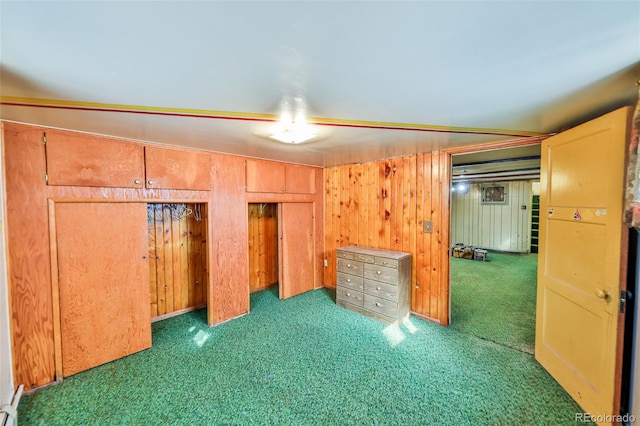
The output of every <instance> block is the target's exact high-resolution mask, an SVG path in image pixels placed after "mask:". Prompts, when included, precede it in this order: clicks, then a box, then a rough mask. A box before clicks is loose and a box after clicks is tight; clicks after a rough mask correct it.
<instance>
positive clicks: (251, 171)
mask: <svg viewBox="0 0 640 426" xmlns="http://www.w3.org/2000/svg"><path fill="white" fill-rule="evenodd" d="M247 192H278V193H288V194H315V193H316V169H315V168H314V167H309V166H298V165H295V164H286V163H276V162H272V161H262V160H247Z"/></svg>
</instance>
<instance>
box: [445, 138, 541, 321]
mask: <svg viewBox="0 0 640 426" xmlns="http://www.w3.org/2000/svg"><path fill="white" fill-rule="evenodd" d="M549 136H551V135H543V136H534V137H529V138H521V139H511V140H508V141H504V142H492V143H485V144H479V145H469V146H461V147H456V148H449V149H443V150H442V151H441V160H442V161H443V162H444V167H441V173H442V179H441V181H440V183H441V185H442V188H441V194H442V200H441V205H442V219H441V220H442V222H441V223H442V235H443V238H442V241H441V242H440V264H439V265H436V267H437V268H439V269H440V271H442V273H441V274H440V282H439V283H438V287H439V288H440V289H441V291H440V297H441V298H442V299H445V298H446V300H440V305H441V306H446V308H447V309H446V312H445V313H443V315H442V316H441V317H440V324H441V325H444V326H447V325H449V324H450V323H451V270H450V263H451V259H450V258H449V257H450V255H451V254H450V253H449V251H450V249H451V183H452V177H453V176H452V174H453V173H452V170H451V165H452V157H453V156H454V155H456V154H471V153H476V152H485V151H497V150H500V149H505V148H517V147H524V146H532V145H540V144H541V143H542V141H543V140H544V139H546V138H548V137H549Z"/></svg>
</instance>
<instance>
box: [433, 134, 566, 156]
mask: <svg viewBox="0 0 640 426" xmlns="http://www.w3.org/2000/svg"><path fill="white" fill-rule="evenodd" d="M550 136H553V134H548V135H541V136H530V137H526V138H518V139H510V140H508V141H502V142H488V143H481V144H476V145H467V146H458V147H453V148H445V149H443V150H442V152H446V153H447V154H469V153H472V152H483V151H494V150H498V149H505V148H517V147H521V146H530V145H539V144H540V143H541V142H542V141H543V140H545V139H547V138H548V137H550Z"/></svg>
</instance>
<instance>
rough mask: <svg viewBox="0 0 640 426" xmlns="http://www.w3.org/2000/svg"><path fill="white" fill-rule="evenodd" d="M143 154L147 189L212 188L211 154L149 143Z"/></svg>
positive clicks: (204, 189) (206, 189) (205, 189)
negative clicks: (150, 144)
mask: <svg viewBox="0 0 640 426" xmlns="http://www.w3.org/2000/svg"><path fill="white" fill-rule="evenodd" d="M144 155H145V166H146V168H145V177H146V182H145V184H146V187H147V188H150V189H152V188H162V189H191V190H202V191H208V190H209V189H211V162H210V156H209V154H208V153H206V152H196V151H182V150H178V149H173V148H160V147H157V146H147V147H145V149H144Z"/></svg>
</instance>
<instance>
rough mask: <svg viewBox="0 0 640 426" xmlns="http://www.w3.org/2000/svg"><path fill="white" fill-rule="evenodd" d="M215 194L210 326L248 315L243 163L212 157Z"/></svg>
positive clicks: (211, 208)
mask: <svg viewBox="0 0 640 426" xmlns="http://www.w3.org/2000/svg"><path fill="white" fill-rule="evenodd" d="M211 160H212V161H211V163H212V173H213V177H214V178H213V180H214V181H215V182H216V188H218V189H216V190H215V191H212V192H211V199H210V204H209V206H208V215H209V217H210V223H211V224H212V226H211V229H210V230H209V236H210V238H211V241H212V243H211V245H210V247H211V252H210V256H209V265H210V268H209V271H210V275H211V278H210V280H209V287H208V290H209V291H208V294H207V299H208V301H207V304H208V306H209V311H208V322H209V325H213V324H217V323H220V322H223V321H227V320H229V319H231V318H235V317H237V316H239V315H243V314H245V313H247V312H249V265H248V255H247V241H248V233H247V226H248V220H247V201H246V198H245V179H246V178H245V168H244V161H245V160H244V159H243V158H241V157H234V156H230V155H222V154H212V155H211Z"/></svg>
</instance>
